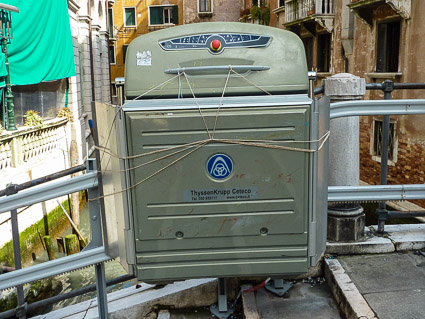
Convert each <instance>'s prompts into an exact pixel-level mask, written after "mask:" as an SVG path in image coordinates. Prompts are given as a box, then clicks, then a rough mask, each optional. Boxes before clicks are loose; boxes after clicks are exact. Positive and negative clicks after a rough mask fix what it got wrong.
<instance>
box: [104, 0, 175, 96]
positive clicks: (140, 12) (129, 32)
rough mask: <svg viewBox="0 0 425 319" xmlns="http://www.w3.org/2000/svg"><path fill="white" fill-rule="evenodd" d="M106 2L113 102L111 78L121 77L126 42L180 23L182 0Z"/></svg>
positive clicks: (115, 94)
mask: <svg viewBox="0 0 425 319" xmlns="http://www.w3.org/2000/svg"><path fill="white" fill-rule="evenodd" d="M108 2H109V8H108V23H109V29H108V30H109V35H110V36H109V58H110V66H111V81H112V88H111V89H112V92H113V93H112V94H113V97H115V99H114V102H117V100H116V96H117V91H116V85H115V79H117V78H120V77H123V76H124V70H125V56H126V52H127V47H128V45H129V44H130V42H131V41H132V40H133V39H135V38H136V37H138V36H140V35H142V34H146V33H148V32H152V31H156V30H160V29H163V28H169V27H172V26H175V25H180V24H183V0H147V1H140V0H115V1H108Z"/></svg>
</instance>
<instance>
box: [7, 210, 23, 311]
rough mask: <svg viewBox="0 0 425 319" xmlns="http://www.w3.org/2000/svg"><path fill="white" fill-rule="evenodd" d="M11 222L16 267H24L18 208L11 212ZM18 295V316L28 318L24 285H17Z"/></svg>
mask: <svg viewBox="0 0 425 319" xmlns="http://www.w3.org/2000/svg"><path fill="white" fill-rule="evenodd" d="M10 217H11V223H12V240H13V257H14V260H15V269H17V270H18V269H21V268H22V262H21V247H20V242H19V228H18V210H17V209H13V210H11V212H10ZM16 292H17V297H18V308H16V317H18V318H19V319H25V318H26V315H25V313H26V311H25V299H24V288H23V286H22V285H18V286H17V287H16Z"/></svg>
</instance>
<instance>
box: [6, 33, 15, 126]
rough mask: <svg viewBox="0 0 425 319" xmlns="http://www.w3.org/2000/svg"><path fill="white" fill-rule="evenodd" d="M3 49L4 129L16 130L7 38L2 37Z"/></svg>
mask: <svg viewBox="0 0 425 319" xmlns="http://www.w3.org/2000/svg"><path fill="white" fill-rule="evenodd" d="M3 51H4V56H5V58H6V69H7V75H6V103H7V107H6V108H7V126H6V129H7V130H8V131H16V130H17V128H16V124H15V106H14V105H13V94H12V87H11V85H10V72H9V57H8V55H7V39H6V38H3Z"/></svg>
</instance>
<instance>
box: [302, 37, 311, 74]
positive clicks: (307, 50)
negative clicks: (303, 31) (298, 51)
mask: <svg viewBox="0 0 425 319" xmlns="http://www.w3.org/2000/svg"><path fill="white" fill-rule="evenodd" d="M301 40H302V41H303V43H304V48H305V54H306V56H307V69H308V70H310V71H311V70H313V37H308V38H302V39H301Z"/></svg>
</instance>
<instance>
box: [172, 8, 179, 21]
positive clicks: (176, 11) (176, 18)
mask: <svg viewBox="0 0 425 319" xmlns="http://www.w3.org/2000/svg"><path fill="white" fill-rule="evenodd" d="M172 22H173V23H174V24H179V6H173V21H172Z"/></svg>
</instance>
